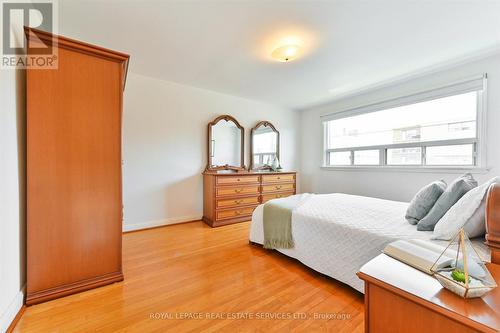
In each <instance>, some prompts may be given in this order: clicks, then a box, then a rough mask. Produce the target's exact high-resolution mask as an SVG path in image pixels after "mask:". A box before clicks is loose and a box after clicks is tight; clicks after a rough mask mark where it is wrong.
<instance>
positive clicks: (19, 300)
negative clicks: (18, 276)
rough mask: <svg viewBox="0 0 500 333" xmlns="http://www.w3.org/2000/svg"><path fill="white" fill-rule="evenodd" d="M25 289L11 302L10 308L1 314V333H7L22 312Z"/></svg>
mask: <svg viewBox="0 0 500 333" xmlns="http://www.w3.org/2000/svg"><path fill="white" fill-rule="evenodd" d="M24 288H25V287H23V289H22V290H21V291H20V292H18V293H17V295H16V296H15V297H14V299H13V300H12V301H11V302H10V304H9V306H8V307H7V309H5V311H4V312H3V313H2V314H1V317H0V332H1V333H5V332H7V329H8V328H9V326H10V324H11V323H12V321H13V320H14V318H16V316H17V313H18V312H19V310H21V308H22V306H23V304H24Z"/></svg>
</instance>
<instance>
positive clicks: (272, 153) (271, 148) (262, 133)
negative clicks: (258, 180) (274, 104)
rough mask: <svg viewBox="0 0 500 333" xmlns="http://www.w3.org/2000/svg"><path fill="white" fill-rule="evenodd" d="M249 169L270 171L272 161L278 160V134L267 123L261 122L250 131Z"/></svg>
mask: <svg viewBox="0 0 500 333" xmlns="http://www.w3.org/2000/svg"><path fill="white" fill-rule="evenodd" d="M250 140H251V141H250V152H251V155H250V168H251V169H253V170H265V169H272V167H271V166H272V165H273V162H274V160H275V159H276V160H277V161H279V158H280V133H279V132H278V130H276V128H275V127H274V126H273V124H271V123H270V122H268V121H261V122H259V123H258V124H257V125H255V127H254V128H252V131H251V138H250Z"/></svg>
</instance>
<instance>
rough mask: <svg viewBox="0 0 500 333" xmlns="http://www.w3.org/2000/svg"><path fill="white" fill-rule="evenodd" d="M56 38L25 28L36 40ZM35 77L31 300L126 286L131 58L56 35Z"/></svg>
mask: <svg viewBox="0 0 500 333" xmlns="http://www.w3.org/2000/svg"><path fill="white" fill-rule="evenodd" d="M34 34H36V35H37V38H40V37H41V39H42V40H43V38H52V36H51V35H49V34H46V33H42V32H40V31H36V30H33V29H27V37H28V40H29V41H32V42H33V43H36V42H37V41H36V40H35V39H33V36H34ZM57 47H58V68H57V69H28V70H27V90H26V93H27V220H28V226H27V303H28V304H34V303H38V302H41V301H45V300H48V299H52V298H56V297H60V296H64V295H67V294H71V293H74V292H78V291H81V290H85V289H89V288H92V287H95V286H99V285H103V284H107V283H111V282H115V281H120V280H122V279H123V275H122V265H121V237H122V195H121V112H122V91H123V86H124V77H125V71H126V63H127V61H128V56H127V55H124V54H121V53H117V52H114V51H109V50H105V49H102V48H100V47H95V46H92V45H88V44H84V43H81V42H77V41H74V40H70V39H67V38H63V37H57Z"/></svg>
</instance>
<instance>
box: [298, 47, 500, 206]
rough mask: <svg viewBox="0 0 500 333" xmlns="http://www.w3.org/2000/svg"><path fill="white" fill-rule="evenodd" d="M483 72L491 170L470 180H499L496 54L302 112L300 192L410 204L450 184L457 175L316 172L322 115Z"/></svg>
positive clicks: (499, 61)
mask: <svg viewBox="0 0 500 333" xmlns="http://www.w3.org/2000/svg"><path fill="white" fill-rule="evenodd" d="M482 73H488V116H487V117H488V125H487V127H488V132H487V135H488V140H487V159H488V163H487V164H488V166H489V167H490V168H491V170H490V171H489V172H488V173H485V174H475V175H474V177H475V178H476V179H478V181H480V182H481V181H485V180H486V179H488V178H491V177H493V176H497V175H500V148H499V146H498V145H499V143H500V131H499V129H500V55H495V56H490V57H488V58H485V59H481V60H475V61H473V62H470V63H467V64H462V65H460V66H457V67H455V68H449V69H446V70H443V71H440V72H434V73H432V74H428V75H425V76H421V77H419V78H414V79H411V80H407V81H405V82H402V83H399V84H394V85H391V86H387V87H384V88H379V89H376V90H372V91H369V92H366V93H363V94H359V95H356V96H352V97H347V98H343V99H341V100H338V101H335V102H333V103H330V104H328V105H324V106H321V107H316V108H312V109H308V110H303V111H301V116H300V123H301V131H300V134H301V138H300V145H301V149H300V150H301V155H300V156H301V164H300V172H301V180H302V182H301V186H302V190H303V191H304V192H316V193H330V192H343V193H349V194H358V195H366V196H373V197H379V198H384V199H391V200H400V201H409V200H411V198H412V197H413V195H414V194H415V193H416V191H417V190H418V189H419V188H420V187H422V186H423V185H425V184H426V183H428V182H430V181H432V180H435V179H445V180H447V181H450V180H452V179H454V178H455V177H457V174H450V173H448V174H443V173H409V172H387V171H332V170H323V169H320V165H321V163H322V145H323V141H322V140H323V137H322V133H323V130H322V125H321V121H320V115H322V114H328V113H332V112H337V111H341V110H345V109H348V108H352V107H357V106H362V105H368V104H371V103H374V102H379V101H383V100H386V99H391V98H395V97H399V96H404V95H408V94H411V93H413V92H416V91H422V90H426V89H429V87H434V86H439V85H445V84H447V83H450V82H453V81H456V80H460V79H463V78H468V77H471V76H474V75H476V74H482Z"/></svg>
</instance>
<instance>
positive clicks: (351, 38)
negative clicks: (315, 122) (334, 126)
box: [59, 0, 500, 109]
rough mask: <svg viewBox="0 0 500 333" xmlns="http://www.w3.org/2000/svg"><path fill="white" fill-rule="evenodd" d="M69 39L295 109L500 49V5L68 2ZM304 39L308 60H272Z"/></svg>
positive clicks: (153, 70) (141, 66) (136, 67)
mask: <svg viewBox="0 0 500 333" xmlns="http://www.w3.org/2000/svg"><path fill="white" fill-rule="evenodd" d="M59 5H60V9H59V22H60V25H59V32H60V33H61V34H62V35H67V36H68V37H73V38H77V39H81V40H84V41H88V42H91V43H96V44H99V45H102V46H105V47H108V48H112V49H116V50H119V51H123V52H126V53H129V54H130V55H131V63H130V70H131V71H132V72H135V73H139V74H143V75H147V76H152V77H157V78H161V79H164V80H169V81H174V82H178V83H182V84H186V85H191V86H195V87H200V88H205V89H209V90H214V91H218V92H222V93H226V94H231V95H236V96H241V97H245V98H250V99H256V100H261V101H266V102H270V103H273V104H278V105H282V106H286V107H289V108H294V109H296V108H304V107H308V106H311V105H314V104H318V103H324V102H327V101H328V100H332V99H335V98H336V97H338V96H340V95H345V94H346V93H348V92H349V91H353V90H357V89H360V88H362V87H364V86H368V85H371V84H374V83H377V82H380V81H386V80H389V79H391V78H394V77H398V76H401V75H404V74H406V73H411V72H414V71H417V70H419V69H422V68H426V67H428V66H432V65H435V64H438V63H442V62H446V61H450V60H453V59H457V58H461V57H464V56H467V55H470V54H475V53H478V52H484V51H485V50H486V51H487V50H494V49H497V48H500V1H498V0H495V1H488V0H470V1H448V0H434V1H425V0H419V1H410V0H371V1H368V0H367V1H362V0H350V1H306V0H304V1H266V0H240V1H237V0H233V1H213V0H198V1H186V0H185V1H153V0H146V1H130V0H128V1H124V0H120V1H119V0H101V1H96V0H93V1H88V0H87V1H84V0H61V1H59ZM286 37H299V38H300V39H301V41H302V44H303V49H304V50H305V54H304V56H303V57H302V58H300V59H297V60H295V61H293V62H288V63H280V62H276V61H273V60H272V59H270V57H269V54H270V53H271V51H272V50H273V48H275V47H277V46H278V44H279V42H280V40H281V39H282V38H286Z"/></svg>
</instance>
